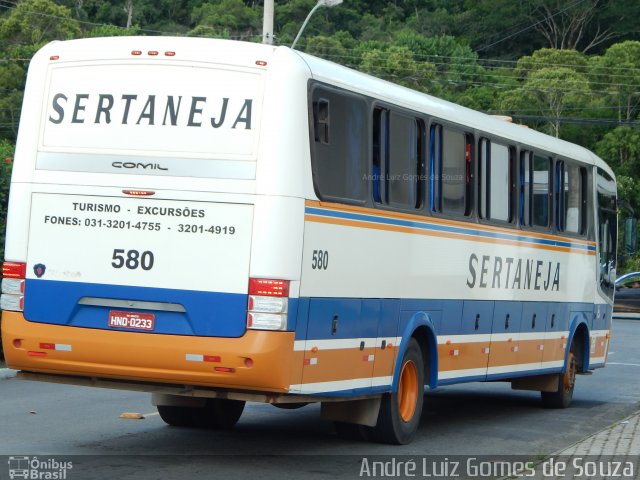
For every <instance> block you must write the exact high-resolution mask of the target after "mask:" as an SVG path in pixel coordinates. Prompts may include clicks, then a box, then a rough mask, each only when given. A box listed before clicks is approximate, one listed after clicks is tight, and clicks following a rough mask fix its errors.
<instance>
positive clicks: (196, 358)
mask: <svg viewBox="0 0 640 480" xmlns="http://www.w3.org/2000/svg"><path fill="white" fill-rule="evenodd" d="M184 358H185V360H186V361H187V362H216V363H219V362H221V361H222V357H220V355H200V354H199V353H187V354H185V356H184Z"/></svg>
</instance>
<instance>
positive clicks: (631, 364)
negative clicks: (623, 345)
mask: <svg viewBox="0 0 640 480" xmlns="http://www.w3.org/2000/svg"><path fill="white" fill-rule="evenodd" d="M607 365H626V366H627V367H640V363H621V362H607Z"/></svg>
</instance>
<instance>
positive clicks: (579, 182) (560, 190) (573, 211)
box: [555, 161, 587, 235]
mask: <svg viewBox="0 0 640 480" xmlns="http://www.w3.org/2000/svg"><path fill="white" fill-rule="evenodd" d="M555 188H556V228H557V229H558V231H561V232H568V233H576V234H580V235H581V234H583V233H584V231H585V227H586V189H587V170H586V168H584V167H579V166H578V165H574V164H572V163H570V162H565V161H558V162H557V163H556V187H555Z"/></svg>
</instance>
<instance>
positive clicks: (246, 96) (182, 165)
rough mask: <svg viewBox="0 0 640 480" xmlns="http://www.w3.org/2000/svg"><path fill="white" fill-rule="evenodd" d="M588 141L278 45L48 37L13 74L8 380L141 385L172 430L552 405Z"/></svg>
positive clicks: (595, 224) (598, 194) (578, 316)
mask: <svg viewBox="0 0 640 480" xmlns="http://www.w3.org/2000/svg"><path fill="white" fill-rule="evenodd" d="M615 205H616V186H615V180H614V175H613V172H612V171H611V169H610V168H609V167H608V166H607V165H606V164H605V163H604V162H603V161H602V160H600V159H599V158H598V157H597V156H596V155H594V154H593V153H591V152H589V151H587V150H585V149H584V148H581V147H579V146H577V145H573V144H570V143H567V142H564V141H561V140H558V139H555V138H551V137H549V136H547V135H543V134H541V133H538V132H535V131H532V130H529V129H525V128H522V127H519V126H516V125H513V124H510V123H507V122H505V121H503V120H499V119H496V118H492V117H490V116H487V115H484V114H482V113H479V112H475V111H472V110H469V109H466V108H463V107H460V106H457V105H454V104H452V103H448V102H445V101H442V100H439V99H437V98H434V97H431V96H428V95H425V94H422V93H418V92H415V91H412V90H409V89H406V88H403V87H400V86H397V85H394V84H391V83H388V82H385V81H382V80H379V79H377V78H373V77H371V76H368V75H364V74H362V73H359V72H356V71H353V70H350V69H348V68H345V67H342V66H339V65H336V64H334V63H331V62H328V61H324V60H321V59H318V58H314V57H312V56H309V55H305V54H303V53H300V52H297V51H293V50H291V49H289V48H286V47H273V46H267V45H259V44H250V43H240V42H230V41H223V40H210V39H193V38H170V37H118V38H101V39H87V40H73V41H68V42H53V43H50V44H49V45H47V46H45V47H44V48H43V49H42V50H40V51H39V52H38V53H37V54H36V56H35V57H34V58H33V60H32V62H31V65H30V68H29V74H28V80H27V86H26V91H25V96H24V105H23V110H22V116H21V121H20V129H19V134H18V140H17V145H16V154H15V165H14V169H13V177H12V184H11V193H10V203H9V216H8V229H7V243H6V250H5V256H6V258H5V260H6V261H5V263H4V265H3V273H4V279H3V282H2V292H3V293H2V309H3V311H4V312H3V317H2V340H3V345H4V350H5V355H6V358H7V362H8V365H9V366H10V367H11V368H15V369H18V370H20V371H21V373H20V374H19V375H20V376H21V377H22V378H25V379H31V380H42V381H54V382H67V383H70V384H79V385H94V386H99V387H107V388H121V389H133V390H141V391H148V392H152V394H153V396H152V400H153V403H154V404H155V405H157V406H158V410H159V412H160V415H161V417H162V418H163V420H165V421H166V422H167V423H169V424H171V425H180V426H205V427H213V428H229V427H231V426H233V425H234V424H235V423H236V422H237V420H238V418H239V417H240V415H241V413H242V410H243V408H244V405H245V402H246V401H257V402H267V403H272V404H274V405H276V406H289V407H291V406H299V405H302V404H305V403H309V402H321V403H322V409H321V411H322V415H323V416H324V417H326V418H328V419H330V420H333V421H335V422H336V425H337V429H338V431H339V432H342V433H347V434H349V435H352V434H357V435H364V436H367V437H369V438H372V439H376V440H379V441H383V442H391V443H407V442H409V441H411V439H412V438H413V437H414V435H415V433H416V430H417V427H418V423H419V419H420V414H421V412H422V409H423V391H424V387H425V386H426V387H428V388H431V389H433V388H436V387H438V386H442V385H447V384H453V383H459V382H470V381H486V380H504V381H507V382H511V384H512V386H513V387H514V388H518V389H529V390H537V391H541V392H542V403H543V404H545V405H546V406H552V407H566V406H568V404H569V403H570V401H571V398H572V394H573V388H574V381H575V375H576V374H579V373H588V372H589V371H590V370H592V369H595V368H598V367H602V366H604V364H605V360H606V356H607V348H608V340H609V335H610V326H611V310H612V295H613V282H612V281H613V279H614V278H615V258H616V257H615V248H616V209H615Z"/></svg>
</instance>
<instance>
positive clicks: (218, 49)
mask: <svg viewBox="0 0 640 480" xmlns="http://www.w3.org/2000/svg"><path fill="white" fill-rule="evenodd" d="M134 52H139V53H134ZM152 52H155V53H152ZM172 53H173V54H174V55H172ZM152 55H153V56H155V57H156V58H157V57H163V56H167V57H171V58H172V59H175V60H179V61H184V62H212V63H222V64H225V63H226V64H230V65H246V66H254V67H255V66H256V65H260V64H259V63H258V62H261V61H262V62H265V65H264V66H266V65H268V64H269V62H270V61H271V60H274V57H276V56H277V57H281V56H285V57H286V56H289V57H290V58H291V59H292V60H294V61H296V63H298V64H299V65H300V68H302V69H305V70H307V68H308V70H307V75H309V71H310V72H311V73H310V75H311V77H312V78H315V79H317V80H320V81H323V82H326V83H329V84H332V85H335V86H338V87H342V88H345V89H347V90H351V91H354V92H358V93H362V94H365V95H369V96H372V97H375V98H379V99H381V100H384V101H387V102H389V103H393V104H396V105H398V106H401V107H405V108H407V109H411V110H414V111H419V112H423V113H426V114H429V115H435V116H437V117H439V118H441V119H443V120H447V121H450V122H453V123H457V124H460V125H464V126H466V127H468V128H471V129H477V130H480V131H483V132H486V133H487V134H489V135H495V136H498V137H502V138H505V139H510V140H512V141H513V142H516V143H520V144H526V145H529V146H531V147H534V148H539V149H542V150H545V151H548V152H554V153H557V154H559V155H562V156H565V157H567V158H572V159H575V160H578V161H581V162H584V163H587V164H591V165H596V166H597V167H599V168H602V169H603V170H605V171H606V172H607V173H608V174H609V175H611V176H612V177H614V173H613V171H612V170H611V168H610V167H609V166H608V165H607V164H606V163H605V162H604V161H603V160H602V159H601V158H600V157H598V156H597V155H595V154H594V153H593V152H591V151H589V150H587V149H586V148H583V147H581V146H578V145H575V144H573V143H570V142H566V141H564V140H560V139H557V138H554V137H552V136H549V135H546V134H544V133H541V132H537V131H535V130H532V129H528V128H523V127H522V126H518V125H514V124H511V123H509V122H506V121H504V120H501V119H499V118H495V117H493V116H491V115H487V114H484V113H481V112H478V111H476V110H472V109H469V108H466V107H462V106H460V105H457V104H455V103H451V102H448V101H446V100H442V99H439V98H437V97H433V96H431V95H428V94H425V93H421V92H417V91H415V90H411V89H409V88H405V87H402V86H400V85H397V84H394V83H391V82H388V81H386V80H382V79H379V78H376V77H373V76H371V75H367V74H365V73H361V72H358V71H356V70H353V69H351V68H348V67H344V66H342V65H339V64H336V63H333V62H330V61H328V60H324V59H321V58H318V57H314V56H312V55H308V54H306V53H302V52H299V51H297V50H292V49H290V48H289V47H285V46H279V47H275V46H271V45H264V44H258V43H249V42H239V41H232V40H220V39H210V38H188V37H147V36H132V37H105V38H91V39H79V40H69V41H63V42H59V41H54V42H51V43H49V44H48V45H46V46H45V47H44V48H42V49H41V50H40V51H39V52H38V53H37V55H36V56H37V57H42V56H44V57H45V58H47V60H49V58H51V57H53V56H59V58H60V60H61V61H79V60H96V61H108V60H114V59H122V58H132V57H136V56H137V58H140V59H141V60H142V59H149V57H150V56H152ZM34 58H35V57H34ZM300 60H302V61H300ZM305 64H306V65H305ZM289 65H291V64H289ZM267 68H268V67H267ZM461 119H462V121H461Z"/></svg>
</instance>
